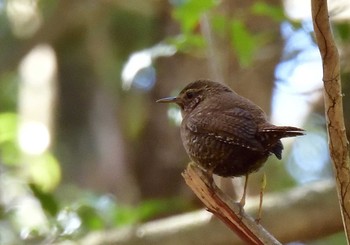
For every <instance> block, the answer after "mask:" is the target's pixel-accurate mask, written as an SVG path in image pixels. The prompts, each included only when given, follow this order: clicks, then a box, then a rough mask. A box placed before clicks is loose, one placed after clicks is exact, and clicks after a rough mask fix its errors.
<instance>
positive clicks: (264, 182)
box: [256, 173, 266, 223]
mask: <svg viewBox="0 0 350 245" xmlns="http://www.w3.org/2000/svg"><path fill="white" fill-rule="evenodd" d="M265 188H266V175H265V173H264V175H263V177H262V180H261V189H260V202H259V211H258V217H257V218H256V222H257V223H259V222H260V220H261V213H262V203H263V198H264V192H265Z"/></svg>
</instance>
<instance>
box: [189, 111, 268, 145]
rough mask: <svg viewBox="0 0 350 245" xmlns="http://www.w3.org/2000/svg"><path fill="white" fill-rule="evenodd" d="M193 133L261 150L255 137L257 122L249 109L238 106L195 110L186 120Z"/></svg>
mask: <svg viewBox="0 0 350 245" xmlns="http://www.w3.org/2000/svg"><path fill="white" fill-rule="evenodd" d="M186 121H187V122H186V127H187V128H188V129H189V130H191V131H192V132H193V133H197V134H206V135H210V136H212V137H214V138H215V139H216V140H218V141H222V142H225V143H227V144H233V145H239V146H242V147H246V148H249V149H252V150H256V151H261V150H263V146H262V145H261V143H260V142H259V141H258V140H257V138H256V133H257V129H258V128H257V124H256V122H255V121H254V118H253V116H252V115H251V113H250V112H249V111H246V110H243V109H241V108H239V107H234V108H231V109H228V110H224V111H222V110H216V111H215V110H211V111H210V112H209V113H203V112H197V113H194V114H192V115H191V116H190V117H189V118H188V119H187V120H186Z"/></svg>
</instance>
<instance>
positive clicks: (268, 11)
mask: <svg viewBox="0 0 350 245" xmlns="http://www.w3.org/2000/svg"><path fill="white" fill-rule="evenodd" d="M251 11H252V13H253V14H256V15H261V16H267V17H270V18H271V19H273V20H274V21H277V22H281V21H282V20H284V19H286V17H285V15H284V12H283V8H282V7H280V6H273V5H271V4H268V3H265V2H262V1H257V2H255V3H254V4H253V5H252V7H251Z"/></svg>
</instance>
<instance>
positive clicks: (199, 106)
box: [157, 80, 304, 206]
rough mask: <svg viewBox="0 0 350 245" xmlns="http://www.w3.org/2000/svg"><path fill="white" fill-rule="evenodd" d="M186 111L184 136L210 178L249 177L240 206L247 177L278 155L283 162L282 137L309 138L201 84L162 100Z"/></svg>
mask: <svg viewBox="0 0 350 245" xmlns="http://www.w3.org/2000/svg"><path fill="white" fill-rule="evenodd" d="M157 102H159V103H176V104H177V105H179V106H180V108H181V114H182V117H183V120H182V123H181V138H182V142H183V145H184V147H185V149H186V152H187V154H188V155H189V157H190V158H191V160H192V161H193V162H195V163H196V164H198V165H199V166H200V167H201V168H202V169H204V170H205V171H206V172H207V173H208V174H209V176H210V177H212V174H213V173H214V174H216V175H219V176H222V177H237V176H242V175H245V176H246V183H245V188H244V193H243V197H242V199H241V205H242V206H243V205H244V203H245V195H246V194H245V193H246V186H247V179H248V175H249V174H250V173H252V172H254V171H257V170H258V169H259V168H260V167H261V166H262V165H263V164H264V163H265V161H266V160H267V158H268V157H269V156H270V155H271V154H274V155H275V156H276V157H277V158H278V159H281V158H282V150H283V145H282V142H281V140H280V139H281V138H284V137H293V136H299V135H303V134H304V132H303V131H304V130H303V129H300V128H296V127H290V126H275V125H273V124H271V123H269V122H268V121H267V117H266V114H265V113H264V112H263V110H262V109H261V108H260V107H259V106H257V105H256V104H254V103H253V102H251V101H250V100H248V99H246V98H244V97H242V96H240V95H238V94H237V93H235V92H234V91H233V90H231V89H230V88H229V87H227V86H225V85H223V84H220V83H217V82H213V81H209V80H198V81H195V82H192V83H190V84H188V85H187V86H186V87H185V88H184V89H183V90H182V91H181V92H180V94H179V95H178V96H176V97H168V98H164V99H160V100H157Z"/></svg>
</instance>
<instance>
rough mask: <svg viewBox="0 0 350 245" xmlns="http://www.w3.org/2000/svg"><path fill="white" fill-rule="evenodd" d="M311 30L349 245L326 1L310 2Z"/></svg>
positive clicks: (335, 65)
mask: <svg viewBox="0 0 350 245" xmlns="http://www.w3.org/2000/svg"><path fill="white" fill-rule="evenodd" d="M311 3H312V19H313V25H314V31H315V35H316V40H317V44H318V47H319V49H320V53H321V56H322V63H323V82H324V101H325V112H326V120H327V130H328V137H329V150H330V155H331V159H332V163H333V169H334V174H335V179H336V185H337V192H338V199H339V205H340V209H341V213H342V218H343V224H344V229H345V233H346V236H347V240H348V244H350V240H349V239H350V160H349V153H348V146H349V142H348V140H347V138H346V134H345V132H346V131H345V125H344V116H343V104H342V93H341V82H340V68H339V54H338V50H337V48H336V46H335V43H334V39H333V35H332V32H331V29H330V24H329V16H328V7H327V0H312V1H311Z"/></svg>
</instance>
